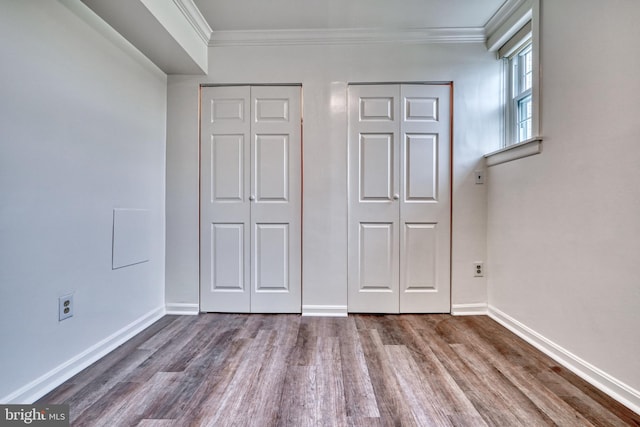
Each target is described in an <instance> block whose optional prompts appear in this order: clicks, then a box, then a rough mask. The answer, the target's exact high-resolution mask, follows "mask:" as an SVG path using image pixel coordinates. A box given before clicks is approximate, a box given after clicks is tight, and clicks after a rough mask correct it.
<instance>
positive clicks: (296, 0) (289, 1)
mask: <svg viewBox="0 0 640 427" xmlns="http://www.w3.org/2000/svg"><path fill="white" fill-rule="evenodd" d="M194 2H195V4H196V5H197V7H198V8H199V9H200V12H201V13H202V15H203V16H204V18H205V19H206V20H207V22H208V23H209V26H210V27H211V29H212V30H214V31H251V30H302V29H304V30H330V29H352V28H370V29H390V30H391V29H393V30H397V29H418V28H461V27H476V28H477V27H483V26H484V25H485V24H486V23H487V21H488V20H489V19H490V18H491V17H492V16H493V15H494V14H495V13H496V11H497V10H498V9H499V8H500V6H502V5H503V4H504V3H505V0H233V1H228V0H227V1H224V0H194Z"/></svg>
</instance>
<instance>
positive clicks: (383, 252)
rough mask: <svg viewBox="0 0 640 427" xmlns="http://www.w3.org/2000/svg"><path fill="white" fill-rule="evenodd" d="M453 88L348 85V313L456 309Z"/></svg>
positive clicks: (436, 86) (422, 311) (445, 86)
mask: <svg viewBox="0 0 640 427" xmlns="http://www.w3.org/2000/svg"><path fill="white" fill-rule="evenodd" d="M449 91H450V86H448V85H352V86H349V120H348V121H349V241H348V254H349V255H348V256H349V259H348V270H349V293H348V297H349V300H348V307H349V311H350V312H375V313H398V312H401V313H435V312H449V311H450V267H449V265H450V200H449V194H450V178H449V175H450V169H449V168H450V165H449V163H450V141H451V136H450V125H451V119H450V101H449V98H450V94H449V93H450V92H449Z"/></svg>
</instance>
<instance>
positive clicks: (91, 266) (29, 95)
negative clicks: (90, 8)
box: [0, 0, 166, 401]
mask: <svg viewBox="0 0 640 427" xmlns="http://www.w3.org/2000/svg"><path fill="white" fill-rule="evenodd" d="M78 6H80V7H78ZM0 40H2V43H0V58H2V66H0V194H1V195H2V197H1V198H0V293H1V295H0V342H2V345H0V401H4V399H3V398H4V397H5V396H9V395H11V394H12V393H14V392H16V391H17V390H18V389H19V388H21V387H22V386H25V385H27V384H29V383H30V382H31V381H34V380H36V379H39V377H41V376H42V375H43V374H45V373H49V374H51V371H52V370H53V369H54V368H58V367H60V366H61V365H63V364H64V363H66V362H67V361H69V360H71V359H73V358H75V357H76V356H78V355H80V354H81V353H83V352H84V351H86V350H88V349H90V348H92V347H93V346H95V345H96V344H97V343H100V342H101V341H102V340H104V339H105V338H107V337H109V336H111V335H112V334H114V333H116V332H118V331H119V330H121V329H122V328H124V327H126V326H128V325H131V324H132V323H134V322H136V321H137V320H139V319H140V318H144V317H145V316H148V315H149V313H153V312H156V313H157V309H161V308H162V307H163V306H164V295H163V293H164V242H165V237H164V234H165V233H164V225H165V224H164V215H165V214H164V208H165V203H164V201H165V196H164V194H165V188H164V175H165V140H166V76H165V75H164V74H163V73H161V72H160V71H159V70H158V69H157V68H156V67H155V66H153V65H152V64H151V63H150V62H149V61H148V60H147V59H145V58H143V57H142V56H141V55H140V54H139V53H137V52H136V51H135V50H133V49H132V48H131V47H130V46H129V45H128V44H127V43H125V42H124V41H123V40H122V39H121V37H120V36H119V35H117V34H115V33H114V32H113V31H112V30H110V29H109V28H107V27H105V26H104V24H101V23H100V22H98V21H95V20H94V19H92V15H91V14H90V13H89V14H87V13H86V8H84V6H82V5H78V4H76V3H75V2H68V1H63V2H60V1H50V0H38V1H36V0H30V1H6V2H3V3H2V13H0ZM114 208H137V209H146V210H148V211H149V222H150V228H149V233H148V234H149V238H150V249H149V250H148V251H147V255H148V257H149V261H148V262H145V263H142V264H138V265H135V266H131V267H124V268H121V269H118V270H112V264H111V261H112V253H111V251H112V229H113V209H114ZM70 292H73V293H74V295H75V298H74V299H75V315H74V317H72V318H70V319H68V320H65V321H63V322H60V323H59V322H58V296H61V295H64V294H66V293H70ZM40 380H42V378H40ZM31 391H33V390H31Z"/></svg>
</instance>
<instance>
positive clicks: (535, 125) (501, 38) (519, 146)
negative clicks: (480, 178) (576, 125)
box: [484, 0, 543, 166]
mask: <svg viewBox="0 0 640 427" xmlns="http://www.w3.org/2000/svg"><path fill="white" fill-rule="evenodd" d="M528 21H531V40H532V43H533V55H532V66H533V70H532V71H533V75H532V80H533V87H532V89H531V96H532V98H533V99H532V106H531V107H532V113H531V116H532V117H531V134H532V138H530V139H528V140H526V141H522V142H520V143H515V144H510V145H506V142H507V138H509V131H508V125H507V124H508V123H509V122H508V121H507V120H511V119H512V118H511V117H507V112H506V111H504V112H503V114H502V117H503V119H502V120H503V122H502V129H503V133H502V143H501V145H502V147H503V148H501V149H499V150H497V151H494V152H491V153H488V154H486V155H485V156H484V157H485V159H486V163H487V166H493V165H497V164H501V163H505V162H508V161H512V160H516V159H520V158H523V157H529V156H532V155H535V154H539V153H541V152H542V140H543V138H542V136H541V133H540V132H541V129H542V126H541V123H540V0H522V1H520V5H519V7H518V8H517V10H515V11H514V12H513V13H512V14H511V15H510V16H508V17H507V18H506V19H505V20H504V21H502V22H501V23H500V24H499V25H496V26H494V28H495V30H494V31H493V32H491V33H490V34H488V37H487V48H488V49H489V51H492V52H498V50H499V49H500V48H501V47H502V46H504V45H505V44H506V43H507V42H508V41H509V40H510V39H511V38H512V37H513V36H514V35H515V34H516V33H518V31H520V29H521V28H522V27H524V26H525V25H526V24H527V22H528ZM504 66H505V67H508V66H509V65H508V64H505V65H504ZM504 71H505V72H503V74H502V75H503V76H509V75H510V74H511V73H510V72H509V73H506V71H510V70H508V68H507V69H505V70H504ZM509 80H510V77H509V78H506V79H503V97H504V98H503V99H505V100H506V102H511V100H510V99H508V95H509V92H510V91H509V90H508V86H507V85H509V84H510V83H511V82H510V81H509ZM505 108H506V104H505ZM509 127H510V126H509Z"/></svg>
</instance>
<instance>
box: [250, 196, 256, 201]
mask: <svg viewBox="0 0 640 427" xmlns="http://www.w3.org/2000/svg"><path fill="white" fill-rule="evenodd" d="M255 199H256V196H254V195H253V194H252V195H250V196H249V201H251V202H253V201H254V200H255Z"/></svg>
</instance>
